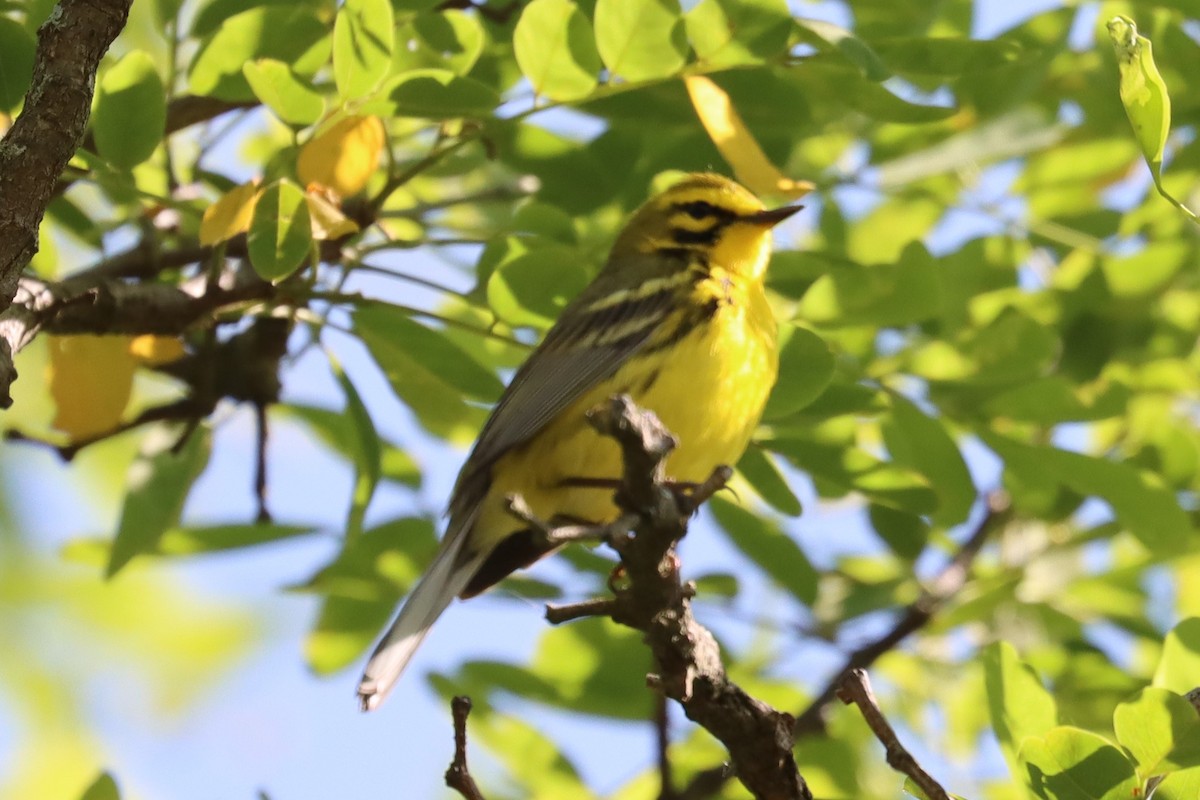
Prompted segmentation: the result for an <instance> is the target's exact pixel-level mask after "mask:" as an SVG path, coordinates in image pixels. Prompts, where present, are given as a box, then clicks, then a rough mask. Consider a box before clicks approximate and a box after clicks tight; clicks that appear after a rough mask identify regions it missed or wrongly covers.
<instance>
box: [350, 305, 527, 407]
mask: <svg viewBox="0 0 1200 800" xmlns="http://www.w3.org/2000/svg"><path fill="white" fill-rule="evenodd" d="M354 328H355V330H356V331H357V332H358V333H359V335H360V336H364V337H370V338H372V339H380V338H387V339H388V341H390V342H391V343H392V344H393V345H395V346H396V347H400V348H403V349H404V350H406V351H408V353H409V354H410V355H411V356H412V358H413V359H414V360H415V361H417V362H419V363H421V364H422V365H424V367H425V368H426V369H428V370H429V371H430V372H433V373H436V374H437V375H439V376H440V377H441V379H442V380H443V381H444V382H445V383H447V384H448V385H450V386H452V387H454V389H455V390H456V391H458V392H460V393H462V395H463V396H464V397H466V398H468V399H470V400H478V401H480V402H484V403H494V402H495V401H496V398H498V397H499V396H500V393H501V392H502V391H504V384H502V383H501V382H500V379H499V378H498V377H496V374H495V373H494V372H492V371H491V370H490V369H487V368H486V367H484V366H482V365H480V363H479V362H478V361H476V360H475V359H474V358H472V357H471V356H470V355H469V354H468V353H467V352H466V351H465V350H463V349H462V348H460V347H459V346H458V345H456V344H455V343H454V342H452V341H450V339H449V338H447V337H446V335H445V334H444V333H442V332H441V331H438V330H434V329H433V328H429V327H426V326H425V325H421V324H420V323H418V322H414V321H413V320H412V318H411V317H409V316H408V315H407V314H406V313H404V312H403V311H400V310H398V309H395V308H392V307H390V306H387V305H370V306H366V307H364V308H360V309H359V310H358V311H357V312H355V314H354Z"/></svg>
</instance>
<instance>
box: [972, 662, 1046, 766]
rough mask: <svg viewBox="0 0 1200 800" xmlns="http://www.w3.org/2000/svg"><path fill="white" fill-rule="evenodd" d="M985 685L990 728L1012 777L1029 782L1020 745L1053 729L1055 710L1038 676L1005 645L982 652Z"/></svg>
mask: <svg viewBox="0 0 1200 800" xmlns="http://www.w3.org/2000/svg"><path fill="white" fill-rule="evenodd" d="M983 674H984V685H985V687H986V689H987V702H988V710H989V711H990V713H991V717H992V728H993V729H994V730H995V732H996V738H997V740H999V743H1000V749H1001V750H1002V751H1003V753H1004V758H1005V759H1006V760H1007V761H1008V766H1009V769H1010V770H1011V771H1012V774H1013V777H1014V778H1016V779H1017V780H1018V781H1020V782H1021V783H1026V784H1027V782H1028V780H1029V775H1028V774H1027V773H1026V772H1025V770H1024V768H1023V766H1022V764H1021V763H1020V761H1019V760H1018V758H1017V752H1018V750H1019V749H1020V747H1021V743H1022V742H1024V741H1025V740H1026V739H1028V738H1029V737H1035V736H1042V735H1044V734H1045V733H1047V732H1049V731H1050V730H1051V729H1053V728H1054V726H1055V724H1056V723H1057V721H1058V710H1057V708H1056V707H1055V704H1054V698H1053V697H1052V696H1051V695H1050V693H1049V692H1047V691H1046V688H1045V687H1044V686H1042V682H1041V680H1039V679H1038V676H1037V674H1036V673H1035V672H1034V671H1033V670H1032V669H1030V667H1029V666H1028V665H1027V664H1024V663H1022V662H1021V661H1020V659H1018V658H1017V651H1016V649H1015V648H1014V647H1013V646H1012V645H1011V644H1009V643H1008V642H995V643H993V644H990V645H988V646H987V647H986V648H985V649H984V651H983Z"/></svg>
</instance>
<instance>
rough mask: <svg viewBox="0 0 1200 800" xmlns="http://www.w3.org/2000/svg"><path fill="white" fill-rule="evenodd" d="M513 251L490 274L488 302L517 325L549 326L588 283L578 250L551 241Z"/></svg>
mask: <svg viewBox="0 0 1200 800" xmlns="http://www.w3.org/2000/svg"><path fill="white" fill-rule="evenodd" d="M513 253H514V255H513V256H512V257H510V258H506V259H505V260H503V261H501V262H500V263H499V264H498V265H497V266H496V268H495V270H494V271H493V272H492V274H491V276H490V277H489V278H488V282H487V301H488V305H489V306H490V307H491V309H492V311H494V312H495V313H496V316H497V317H499V318H500V319H501V320H503V321H504V322H506V323H507V324H509V325H511V326H513V327H515V328H519V327H525V326H531V327H534V328H539V329H543V330H544V329H546V328H549V327H550V326H551V325H552V324H554V320H556V319H557V318H558V316H559V314H561V313H562V310H563V309H564V308H566V306H567V303H569V302H570V301H571V299H572V298H573V297H575V296H576V295H577V294H579V293H580V292H581V291H583V287H585V286H587V284H588V275H587V274H586V273H585V272H584V270H583V269H582V268H581V265H580V258H579V252H578V250H576V249H575V248H572V247H565V246H562V245H556V244H548V245H544V246H542V247H538V248H537V249H534V250H530V251H528V252H519V250H514V251H513Z"/></svg>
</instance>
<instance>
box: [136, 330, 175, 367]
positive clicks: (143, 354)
mask: <svg viewBox="0 0 1200 800" xmlns="http://www.w3.org/2000/svg"><path fill="white" fill-rule="evenodd" d="M185 352H186V351H185V350H184V348H183V341H182V340H181V339H179V338H178V337H176V336H155V335H154V334H151V333H147V334H143V335H142V336H136V337H134V339H133V341H131V342H130V343H129V355H131V356H133V357H134V359H136V360H137V362H138V363H139V364H146V365H148V366H151V367H157V366H158V365H159V364H169V363H170V362H172V361H176V360H178V359H180V358H182V357H183V355H184V353H185Z"/></svg>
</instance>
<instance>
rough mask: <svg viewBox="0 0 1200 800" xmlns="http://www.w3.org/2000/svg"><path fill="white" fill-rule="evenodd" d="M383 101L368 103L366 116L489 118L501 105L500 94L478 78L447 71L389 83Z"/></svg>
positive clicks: (414, 72) (401, 77)
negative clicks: (367, 114) (465, 76)
mask: <svg viewBox="0 0 1200 800" xmlns="http://www.w3.org/2000/svg"><path fill="white" fill-rule="evenodd" d="M380 96H381V98H382V99H380V100H378V101H374V102H370V103H367V104H366V105H364V106H363V108H362V111H363V113H369V114H376V115H379V116H385V117H386V116H392V117H426V118H428V119H450V118H455V117H487V116H490V115H491V113H492V111H493V110H495V108H496V106H498V105H499V104H500V95H498V94H497V93H496V90H495V89H493V88H491V87H490V86H488V85H486V84H483V83H480V82H479V81H477V80H475V79H474V78H464V77H462V76H459V75H455V74H454V73H453V72H449V71H448V70H444V69H414V70H410V71H409V72H405V73H404V74H403V75H399V76H397V77H396V78H395V79H393V80H391V81H389V82H388V83H387V84H385V85H384V87H383V89H381V90H380Z"/></svg>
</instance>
